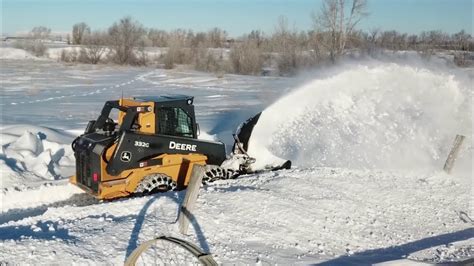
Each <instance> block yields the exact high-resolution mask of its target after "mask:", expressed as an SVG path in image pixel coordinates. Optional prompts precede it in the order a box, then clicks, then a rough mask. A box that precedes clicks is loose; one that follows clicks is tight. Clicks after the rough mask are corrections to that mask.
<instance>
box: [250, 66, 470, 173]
mask: <svg viewBox="0 0 474 266" xmlns="http://www.w3.org/2000/svg"><path fill="white" fill-rule="evenodd" d="M471 93H472V91H470V89H469V85H468V82H463V81H462V78H459V77H458V76H457V75H456V74H453V73H449V72H447V71H446V72H441V71H434V70H430V69H428V68H424V67H413V66H408V65H402V64H396V63H379V64H377V65H375V66H372V65H370V64H359V65H352V66H350V67H345V68H344V69H343V70H339V71H338V72H337V73H335V74H332V75H330V76H326V77H321V78H316V79H314V80H312V81H311V82H309V83H307V84H305V85H303V86H301V87H300V88H298V89H296V90H294V91H293V92H292V93H290V94H289V95H287V96H285V97H283V98H281V99H280V100H278V101H277V102H275V103H274V104H273V105H271V106H270V107H268V108H267V109H266V110H265V111H264V112H263V113H262V115H261V117H260V120H259V122H258V124H257V125H256V126H255V128H254V131H253V133H252V138H251V139H250V142H249V154H250V155H252V156H254V157H256V158H257V163H256V166H255V168H259V167H260V168H261V167H264V166H265V165H267V164H272V163H273V162H274V161H275V160H278V158H277V157H281V158H286V159H291V160H292V161H293V163H294V164H296V165H298V166H301V167H311V166H328V167H346V168H365V169H374V168H375V169H399V170H400V169H403V170H405V169H407V170H412V169H440V168H441V167H442V165H443V163H444V160H445V159H446V156H447V154H448V152H449V149H450V147H451V144H452V141H453V139H454V137H455V135H456V134H459V133H461V134H464V135H465V136H467V137H468V139H467V141H466V143H467V144H468V145H465V147H468V148H466V150H464V151H463V152H462V153H461V154H463V155H464V158H461V159H462V161H464V165H465V166H466V167H469V170H468V171H469V173H470V172H471V171H470V159H471V144H470V143H471V140H470V136H471V121H470V114H471V108H472V107H471V102H470V100H471V96H470V94H471ZM275 156H276V157H275ZM466 162H467V163H466Z"/></svg>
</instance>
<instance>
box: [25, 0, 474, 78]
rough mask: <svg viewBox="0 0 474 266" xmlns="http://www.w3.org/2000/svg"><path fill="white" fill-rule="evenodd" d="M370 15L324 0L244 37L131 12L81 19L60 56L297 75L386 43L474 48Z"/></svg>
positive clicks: (426, 50)
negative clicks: (158, 25)
mask: <svg viewBox="0 0 474 266" xmlns="http://www.w3.org/2000/svg"><path fill="white" fill-rule="evenodd" d="M367 16H368V12H367V3H366V0H325V1H324V2H323V5H322V7H321V10H319V11H318V12H313V13H312V14H311V18H312V21H313V28H312V29H311V30H309V31H298V30H297V29H295V28H292V27H290V26H289V24H288V21H287V19H286V18H285V17H283V16H282V17H280V18H279V19H278V21H277V23H276V26H275V29H274V31H273V33H272V34H265V33H264V32H262V31H259V30H254V31H251V32H250V33H249V34H246V35H244V36H241V37H240V38H237V39H231V38H229V36H228V34H227V32H226V31H224V30H221V29H219V28H214V29H211V30H209V31H208V32H193V31H192V30H183V29H177V30H173V31H164V30H158V29H153V28H152V29H146V28H145V27H144V26H143V25H142V24H140V23H139V22H138V21H136V20H133V19H132V18H130V17H125V18H122V19H120V20H119V21H117V22H115V23H114V24H113V25H111V26H110V27H109V28H108V29H107V30H105V31H92V30H91V28H90V27H89V26H88V25H87V24H86V23H84V22H81V23H77V24H75V25H74V26H73V29H72V43H73V44H76V45H80V47H81V48H80V51H79V52H77V51H73V52H67V51H64V52H63V55H62V56H61V59H62V60H64V61H80V62H86V63H92V64H97V63H99V62H101V61H104V62H105V61H106V62H115V63H118V64H131V65H144V64H149V63H158V64H162V65H163V66H164V67H165V68H173V67H175V65H177V64H186V65H192V66H194V68H195V69H198V70H202V71H214V72H233V73H240V74H261V73H262V72H263V73H266V72H267V71H265V69H275V68H276V69H277V70H278V74H280V75H291V74H293V73H295V72H296V71H298V70H299V69H301V68H306V67H311V66H315V65H318V64H322V63H331V62H335V61H337V60H338V58H340V57H341V56H344V55H345V54H351V53H352V51H358V52H359V53H361V52H362V53H365V54H369V55H371V54H374V53H376V52H377V53H378V52H380V51H381V50H416V51H419V52H421V53H423V54H430V53H431V52H432V51H433V50H436V49H445V50H457V51H474V44H473V41H472V37H471V36H470V35H469V34H467V33H466V32H465V31H460V32H458V33H455V34H446V33H443V32H441V31H427V32H422V33H421V34H418V35H409V34H405V33H399V32H397V31H381V30H379V29H374V30H371V31H369V32H365V31H361V30H357V25H358V23H359V22H360V21H361V20H362V19H364V18H365V17H367ZM49 33H50V30H49V29H47V28H44V27H37V28H35V29H33V31H32V33H31V34H32V36H34V37H35V38H44V36H45V35H47V34H49ZM148 47H163V49H160V51H163V52H162V53H160V54H159V56H157V57H156V56H155V57H153V56H150V53H149V52H148V50H149V48H148ZM147 48H148V49H147Z"/></svg>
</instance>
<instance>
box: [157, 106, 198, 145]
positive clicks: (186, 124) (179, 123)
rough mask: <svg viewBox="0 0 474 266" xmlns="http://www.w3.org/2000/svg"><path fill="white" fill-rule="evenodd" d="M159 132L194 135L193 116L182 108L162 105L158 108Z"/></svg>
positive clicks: (185, 135) (184, 135) (173, 134)
mask: <svg viewBox="0 0 474 266" xmlns="http://www.w3.org/2000/svg"><path fill="white" fill-rule="evenodd" d="M157 115H158V119H157V121H158V125H157V127H158V134H163V135H170V136H179V137H189V138H192V137H193V122H192V119H191V117H190V116H189V115H188V114H187V113H186V112H185V111H184V110H183V109H181V108H175V107H162V108H159V109H158V114H157Z"/></svg>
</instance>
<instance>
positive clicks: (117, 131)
mask: <svg viewBox="0 0 474 266" xmlns="http://www.w3.org/2000/svg"><path fill="white" fill-rule="evenodd" d="M193 100H194V98H193V97H190V96H184V95H175V96H159V97H137V98H132V99H120V100H116V101H107V102H106V103H105V105H104V107H103V108H102V112H101V114H100V115H99V117H98V118H97V120H92V121H89V123H88V125H87V127H86V130H85V132H84V134H82V135H80V136H79V137H77V138H76V139H75V140H74V141H73V143H72V148H73V150H74V155H75V157H76V175H75V176H72V177H71V178H70V181H71V183H73V184H76V185H77V186H79V187H80V188H82V189H83V190H85V191H87V192H88V193H90V194H92V195H93V196H95V197H97V198H99V199H112V198H118V197H124V196H128V195H132V194H139V195H143V194H151V193H155V192H164V191H168V190H175V189H176V190H180V189H184V188H185V187H186V186H187V185H188V183H189V179H190V178H191V172H192V169H193V166H194V164H199V165H205V166H206V172H205V175H204V176H203V182H206V183H207V182H212V181H215V180H218V179H229V178H235V177H237V176H239V175H241V174H247V173H251V172H252V171H253V170H251V165H252V164H253V163H254V162H255V159H254V158H252V157H250V156H249V155H248V154H247V152H246V150H247V148H248V142H249V139H250V136H251V134H252V130H253V128H254V126H255V124H256V123H257V122H258V119H259V116H260V114H258V115H256V116H255V117H253V118H251V119H249V120H247V121H246V122H245V123H243V124H242V125H241V126H240V127H239V129H238V130H237V132H236V134H235V135H234V139H235V143H234V146H233V152H232V153H231V154H229V155H226V152H225V145H224V144H223V143H222V142H213V141H206V140H200V139H198V138H197V136H198V131H199V126H198V124H197V123H196V118H195V114H194V105H193ZM112 110H118V119H117V121H114V120H113V119H112V118H111V117H110V114H111V112H112ZM290 167H291V162H290V161H286V162H284V163H282V164H280V165H274V166H270V167H269V168H268V169H269V170H278V169H282V168H290Z"/></svg>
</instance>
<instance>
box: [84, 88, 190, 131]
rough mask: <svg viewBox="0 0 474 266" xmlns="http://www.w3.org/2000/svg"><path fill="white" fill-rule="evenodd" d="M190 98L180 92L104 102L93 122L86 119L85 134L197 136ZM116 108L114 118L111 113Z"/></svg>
mask: <svg viewBox="0 0 474 266" xmlns="http://www.w3.org/2000/svg"><path fill="white" fill-rule="evenodd" d="M193 100H194V99H193V97H190V96H184V95H172V96H158V97H153V96H151V97H135V98H131V99H120V100H117V101H107V102H106V103H105V105H104V107H103V108H102V112H101V114H100V116H99V117H98V118H97V120H96V121H91V122H89V125H88V126H87V128H86V132H85V133H92V132H102V133H103V134H108V135H113V134H116V133H117V132H119V131H135V132H139V133H143V134H155V135H156V134H159V135H167V136H176V137H184V138H193V139H197V136H198V131H199V126H198V124H197V123H196V118H195V113H194V105H193ZM114 109H117V110H118V111H119V112H118V117H117V118H115V119H114V118H113V117H112V116H111V113H112V112H113V110H114Z"/></svg>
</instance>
